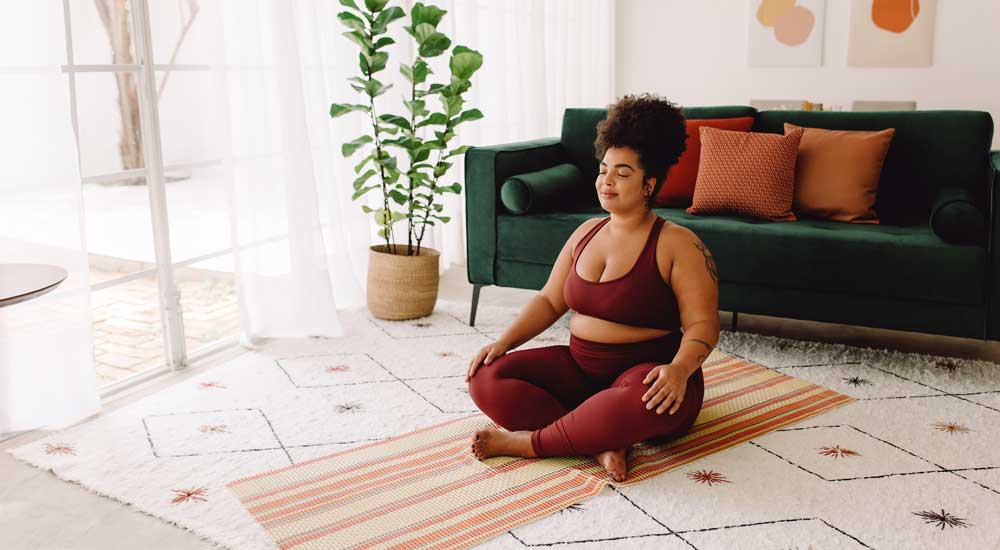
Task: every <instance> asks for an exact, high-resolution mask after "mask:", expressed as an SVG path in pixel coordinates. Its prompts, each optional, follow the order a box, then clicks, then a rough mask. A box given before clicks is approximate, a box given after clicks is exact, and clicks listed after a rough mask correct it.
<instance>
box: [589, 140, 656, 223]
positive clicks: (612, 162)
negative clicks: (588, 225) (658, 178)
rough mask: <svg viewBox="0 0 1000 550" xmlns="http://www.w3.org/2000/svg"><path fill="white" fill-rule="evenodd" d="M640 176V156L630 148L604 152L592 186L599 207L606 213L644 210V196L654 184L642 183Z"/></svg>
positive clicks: (611, 149) (614, 148)
mask: <svg viewBox="0 0 1000 550" xmlns="http://www.w3.org/2000/svg"><path fill="white" fill-rule="evenodd" d="M643 175H644V173H643V170H642V168H641V167H640V166H639V154H638V153H636V152H635V150H634V149H632V148H631V147H611V148H609V149H608V150H607V151H605V152H604V159H603V160H602V161H601V165H600V167H599V170H598V174H597V181H596V182H595V187H596V188H597V196H598V198H599V199H600V201H601V207H603V208H604V209H605V210H607V211H609V212H614V211H624V212H627V211H630V210H632V209H644V208H646V201H647V195H646V193H647V192H652V189H653V183H652V182H648V183H647V182H643Z"/></svg>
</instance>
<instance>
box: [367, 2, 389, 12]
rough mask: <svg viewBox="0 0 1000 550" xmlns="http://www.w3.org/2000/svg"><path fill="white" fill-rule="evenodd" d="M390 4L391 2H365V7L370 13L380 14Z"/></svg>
mask: <svg viewBox="0 0 1000 550" xmlns="http://www.w3.org/2000/svg"><path fill="white" fill-rule="evenodd" d="M388 3H389V0H365V7H366V8H368V11H374V12H379V11H382V8H384V7H385V5H386V4H388Z"/></svg>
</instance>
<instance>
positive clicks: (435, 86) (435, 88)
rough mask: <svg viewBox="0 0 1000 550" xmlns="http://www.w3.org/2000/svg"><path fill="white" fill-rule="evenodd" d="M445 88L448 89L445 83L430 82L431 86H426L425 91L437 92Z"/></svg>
mask: <svg viewBox="0 0 1000 550" xmlns="http://www.w3.org/2000/svg"><path fill="white" fill-rule="evenodd" d="M447 89H448V86H447V85H445V84H440V83H438V84H431V86H430V87H429V88H427V93H429V94H439V93H441V92H442V91H444V90H447Z"/></svg>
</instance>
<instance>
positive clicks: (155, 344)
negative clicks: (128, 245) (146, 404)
mask: <svg viewBox="0 0 1000 550" xmlns="http://www.w3.org/2000/svg"><path fill="white" fill-rule="evenodd" d="M100 263H101V262H91V272H90V280H91V284H93V283H96V282H101V281H105V280H109V279H114V278H116V277H121V276H122V275H124V274H125V273H121V272H117V271H116V270H113V268H112V269H109V268H103V269H102V268H101V267H100V266H99V264H100ZM95 264H97V265H95ZM175 277H176V280H177V286H178V289H179V290H180V293H181V309H182V311H183V319H184V337H185V340H186V342H187V349H188V352H191V351H193V350H196V349H198V348H199V347H202V346H204V345H206V344H210V343H212V342H214V341H217V340H219V339H221V338H225V337H228V336H231V335H235V334H236V333H237V331H238V330H239V307H238V305H237V302H236V292H235V287H234V282H233V274H232V273H222V272H217V271H207V270H200V269H193V268H181V269H178V270H177V272H176V275H175ZM158 292H159V290H158V288H157V284H156V278H155V277H146V278H142V279H136V280H133V281H129V282H127V283H124V284H121V285H115V286H112V287H109V288H106V289H102V290H98V291H95V292H92V293H91V299H90V301H91V305H92V307H93V315H94V321H93V327H94V358H95V363H96V368H97V382H98V384H99V385H102V386H103V385H106V384H109V383H111V382H115V381H118V380H121V379H123V378H125V377H128V376H130V375H132V374H136V373H139V372H142V371H144V370H146V369H149V368H153V367H157V366H159V365H162V364H163V363H164V362H165V359H164V349H163V330H162V325H161V322H160V306H159V300H158Z"/></svg>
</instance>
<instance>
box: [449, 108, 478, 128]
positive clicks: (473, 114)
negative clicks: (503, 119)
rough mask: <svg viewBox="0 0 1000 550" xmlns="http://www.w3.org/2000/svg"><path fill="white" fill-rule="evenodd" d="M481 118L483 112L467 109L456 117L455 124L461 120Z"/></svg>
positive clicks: (467, 120)
mask: <svg viewBox="0 0 1000 550" xmlns="http://www.w3.org/2000/svg"><path fill="white" fill-rule="evenodd" d="M481 118H483V113H481V112H480V111H479V109H469V110H468V111H465V112H463V113H462V114H461V116H459V117H458V120H456V121H455V126H458V125H459V124H461V123H463V122H469V121H470V120H479V119H481Z"/></svg>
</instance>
